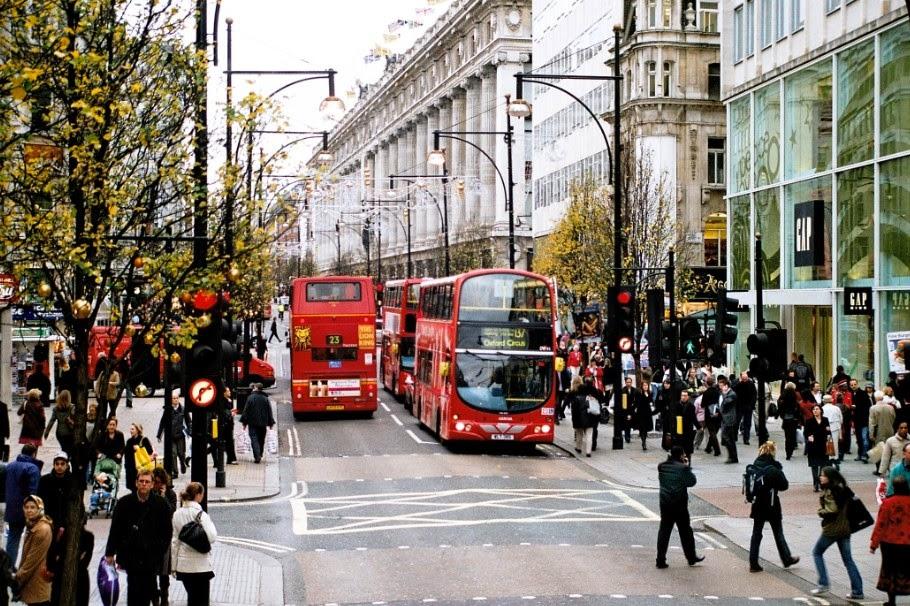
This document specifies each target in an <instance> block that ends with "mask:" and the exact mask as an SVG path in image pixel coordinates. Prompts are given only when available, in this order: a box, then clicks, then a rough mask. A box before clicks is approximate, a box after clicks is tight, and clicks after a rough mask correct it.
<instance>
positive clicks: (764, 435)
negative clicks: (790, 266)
mask: <svg viewBox="0 0 910 606" xmlns="http://www.w3.org/2000/svg"><path fill="white" fill-rule="evenodd" d="M753 275H754V276H755V313H756V317H755V322H756V326H757V327H758V328H764V327H765V308H764V301H763V297H762V292H763V289H764V278H763V276H762V247H761V234H760V233H756V234H755V273H754V274H753ZM755 433H756V435H757V436H758V443H759V445H761V444H764V443H765V442H767V441H768V427H767V403H766V402H765V379H764V377H763V376H762V377H758V427H757V428H756V429H755Z"/></svg>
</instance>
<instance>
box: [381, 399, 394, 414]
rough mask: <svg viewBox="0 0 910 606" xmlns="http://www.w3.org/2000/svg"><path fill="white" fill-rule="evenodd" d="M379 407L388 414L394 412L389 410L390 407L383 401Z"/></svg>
mask: <svg viewBox="0 0 910 606" xmlns="http://www.w3.org/2000/svg"><path fill="white" fill-rule="evenodd" d="M379 405H380V406H382V409H383V410H384V411H386V412H392V409H391V408H389V407H388V406H387V405H386V403H385V402H383V401H382V400H380V401H379Z"/></svg>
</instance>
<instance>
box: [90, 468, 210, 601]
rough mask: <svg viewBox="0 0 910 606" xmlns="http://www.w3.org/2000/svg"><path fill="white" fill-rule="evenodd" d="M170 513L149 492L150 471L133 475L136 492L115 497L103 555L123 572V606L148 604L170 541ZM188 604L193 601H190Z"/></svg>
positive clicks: (161, 501) (160, 498) (111, 564)
mask: <svg viewBox="0 0 910 606" xmlns="http://www.w3.org/2000/svg"><path fill="white" fill-rule="evenodd" d="M170 521H171V513H170V508H169V507H168V504H167V502H166V501H165V500H164V498H163V497H162V496H161V495H158V494H154V493H153V492H152V473H151V472H150V471H142V472H139V474H138V475H137V477H136V491H135V492H131V493H128V494H127V495H125V496H123V497H121V498H120V499H118V500H117V506H116V507H115V508H114V515H113V517H112V519H111V527H110V535H109V536H108V539H107V546H106V547H105V550H104V556H105V558H106V559H107V563H108V565H110V566H113V565H114V563H115V562H116V563H117V565H118V566H120V568H122V569H123V570H125V571H126V579H127V606H149V605H150V604H151V602H152V598H153V596H154V595H155V579H156V577H157V575H158V571H159V570H161V566H162V561H163V559H164V554H165V552H166V551H167V546H168V545H169V544H170V542H171V523H170ZM190 603H191V604H192V603H193V602H190Z"/></svg>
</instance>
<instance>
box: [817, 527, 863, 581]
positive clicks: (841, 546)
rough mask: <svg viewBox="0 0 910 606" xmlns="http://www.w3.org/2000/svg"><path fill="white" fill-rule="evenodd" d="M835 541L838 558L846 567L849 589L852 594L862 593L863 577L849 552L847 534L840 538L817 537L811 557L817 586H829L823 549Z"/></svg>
mask: <svg viewBox="0 0 910 606" xmlns="http://www.w3.org/2000/svg"><path fill="white" fill-rule="evenodd" d="M835 543H837V548H838V550H840V559H841V560H843V562H844V566H846V567H847V576H849V577H850V591H851V592H852V593H853V595H862V593H863V578H862V577H861V576H860V574H859V570H858V569H857V568H856V563H855V562H854V561H853V555H852V554H851V553H850V537H849V536H846V537H844V538H842V539H832V538H830V537H826V536H825V535H822V536H820V537H818V542H816V543H815V547H813V548H812V557H813V558H814V559H815V570H816V571H818V584H819V586H821V587H830V586H831V582H830V581H829V580H828V569H827V568H825V551H826V550H827V549H828V548H829V547H831V546H832V545H834V544H835Z"/></svg>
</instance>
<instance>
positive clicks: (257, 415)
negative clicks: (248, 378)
mask: <svg viewBox="0 0 910 606" xmlns="http://www.w3.org/2000/svg"><path fill="white" fill-rule="evenodd" d="M252 387H253V391H252V393H250V395H249V396H248V397H247V399H246V406H244V408H243V414H242V415H241V416H240V423H241V425H243V429H244V430H246V431H248V432H249V434H250V443H251V446H252V447H253V462H255V463H259V462H260V461H262V456H263V454H264V448H265V432H266V428H271V427H274V426H275V417H274V416H273V415H272V405H271V403H270V402H269V398H268V396H266V395H265V393H263V391H262V383H253V385H252Z"/></svg>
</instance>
